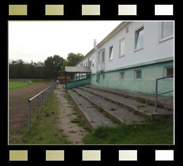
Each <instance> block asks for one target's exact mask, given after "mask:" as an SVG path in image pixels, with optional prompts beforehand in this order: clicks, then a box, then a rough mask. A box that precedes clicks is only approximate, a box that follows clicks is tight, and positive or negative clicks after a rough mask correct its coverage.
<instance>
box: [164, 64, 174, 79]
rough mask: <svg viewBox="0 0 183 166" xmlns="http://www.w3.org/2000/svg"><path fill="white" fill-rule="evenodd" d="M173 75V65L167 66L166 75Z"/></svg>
mask: <svg viewBox="0 0 183 166" xmlns="http://www.w3.org/2000/svg"><path fill="white" fill-rule="evenodd" d="M171 75H173V66H170V67H165V70H164V76H165V77H168V76H171Z"/></svg>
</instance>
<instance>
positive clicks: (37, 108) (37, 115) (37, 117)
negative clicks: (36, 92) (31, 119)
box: [37, 96, 39, 119]
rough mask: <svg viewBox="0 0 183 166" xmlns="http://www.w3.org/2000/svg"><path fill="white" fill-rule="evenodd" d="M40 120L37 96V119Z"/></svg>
mask: <svg viewBox="0 0 183 166" xmlns="http://www.w3.org/2000/svg"><path fill="white" fill-rule="evenodd" d="M38 118H39V96H37V119H38Z"/></svg>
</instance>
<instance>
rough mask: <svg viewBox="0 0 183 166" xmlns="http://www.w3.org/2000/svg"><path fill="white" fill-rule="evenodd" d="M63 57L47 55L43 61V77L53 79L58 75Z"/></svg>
mask: <svg viewBox="0 0 183 166" xmlns="http://www.w3.org/2000/svg"><path fill="white" fill-rule="evenodd" d="M63 61H64V59H63V58H62V57H60V56H59V55H54V56H53V57H52V56H50V57H48V58H47V59H46V60H45V62H44V67H45V70H44V76H45V78H52V79H55V78H56V77H57V76H58V75H59V71H60V68H61V66H62V64H63Z"/></svg>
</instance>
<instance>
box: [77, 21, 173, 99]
mask: <svg viewBox="0 0 183 166" xmlns="http://www.w3.org/2000/svg"><path fill="white" fill-rule="evenodd" d="M77 66H90V67H91V70H92V76H91V80H90V83H91V84H92V85H97V86H103V87H110V88H116V89H124V90H130V91H138V92H144V93H155V80H156V79H157V78H160V77H163V76H169V75H172V74H173V68H174V67H173V66H174V22H173V21H132V22H131V21H130V22H122V23H121V24H119V25H118V26H117V27H116V28H115V29H114V30H113V31H112V32H111V33H110V34H109V35H107V36H106V37H105V38H104V39H103V40H102V41H101V42H100V43H99V44H96V41H95V40H94V48H93V49H92V50H91V51H90V52H89V53H88V54H87V55H85V57H84V58H83V59H82V60H81V61H80V62H79V63H78V64H77ZM158 88H159V89H158V90H159V92H160V93H161V92H164V91H169V90H172V89H173V78H169V79H164V80H161V81H159V87H158ZM167 95H170V96H172V95H173V93H171V94H170V93H169V94H167Z"/></svg>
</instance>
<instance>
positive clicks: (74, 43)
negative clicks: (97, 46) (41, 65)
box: [8, 21, 121, 62]
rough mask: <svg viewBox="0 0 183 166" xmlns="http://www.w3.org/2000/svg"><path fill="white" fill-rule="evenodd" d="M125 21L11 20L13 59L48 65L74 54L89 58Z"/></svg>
mask: <svg viewBox="0 0 183 166" xmlns="http://www.w3.org/2000/svg"><path fill="white" fill-rule="evenodd" d="M120 23H121V21H9V40H8V41H9V60H17V59H22V60H23V61H24V62H31V60H32V61H34V62H38V61H41V62H44V60H45V59H46V58H47V57H49V56H53V55H59V56H61V57H63V58H64V59H66V58H67V55H68V54H69V53H71V52H73V53H82V54H84V55H86V54H87V53H88V52H89V51H90V50H91V49H92V48H93V39H97V43H99V42H100V41H101V40H102V39H103V38H104V37H106V36H107V35H108V34H109V33H110V32H111V31H112V30H113V29H114V28H115V27H116V26H117V25H119V24H120Z"/></svg>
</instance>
